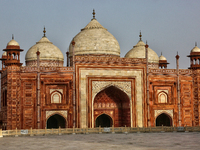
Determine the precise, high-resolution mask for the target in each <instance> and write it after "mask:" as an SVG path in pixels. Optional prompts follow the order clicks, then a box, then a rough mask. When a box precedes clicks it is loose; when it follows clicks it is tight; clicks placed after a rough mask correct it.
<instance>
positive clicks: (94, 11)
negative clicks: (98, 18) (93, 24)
mask: <svg viewBox="0 0 200 150" xmlns="http://www.w3.org/2000/svg"><path fill="white" fill-rule="evenodd" d="M92 14H93V19H95V10H94V9H93V13H92Z"/></svg>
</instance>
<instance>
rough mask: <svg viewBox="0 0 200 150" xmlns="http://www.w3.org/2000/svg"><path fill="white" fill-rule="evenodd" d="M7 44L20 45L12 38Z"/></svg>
mask: <svg viewBox="0 0 200 150" xmlns="http://www.w3.org/2000/svg"><path fill="white" fill-rule="evenodd" d="M7 46H19V43H18V42H17V41H15V40H14V39H12V40H10V42H8V44H7Z"/></svg>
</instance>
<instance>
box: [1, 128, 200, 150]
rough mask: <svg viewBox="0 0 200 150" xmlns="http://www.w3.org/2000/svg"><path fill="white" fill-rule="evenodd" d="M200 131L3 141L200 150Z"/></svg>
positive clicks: (40, 147)
mask: <svg viewBox="0 0 200 150" xmlns="http://www.w3.org/2000/svg"><path fill="white" fill-rule="evenodd" d="M199 141H200V132H187V133H185V132H181V133H179V132H176V133H173V132H170V133H129V134H76V135H72V134H70V135H47V136H33V137H30V136H26V137H25V136H24V137H3V138H0V149H1V150H18V149H20V150H24V149H25V150H35V149H36V150H46V149H48V150H65V149H67V150H180V149H181V150H186V149H188V150H199V149H200V142H199Z"/></svg>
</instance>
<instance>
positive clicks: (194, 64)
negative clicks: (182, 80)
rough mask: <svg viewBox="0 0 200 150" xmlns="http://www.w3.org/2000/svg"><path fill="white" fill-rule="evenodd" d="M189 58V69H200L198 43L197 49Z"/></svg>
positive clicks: (191, 52) (193, 50)
mask: <svg viewBox="0 0 200 150" xmlns="http://www.w3.org/2000/svg"><path fill="white" fill-rule="evenodd" d="M187 57H190V67H189V69H200V49H199V48H198V47H197V43H195V47H194V48H193V49H192V50H191V51H190V55H188V56H187Z"/></svg>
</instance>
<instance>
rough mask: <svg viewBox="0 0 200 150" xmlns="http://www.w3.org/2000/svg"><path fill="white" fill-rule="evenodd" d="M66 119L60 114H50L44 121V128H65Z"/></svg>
mask: <svg viewBox="0 0 200 150" xmlns="http://www.w3.org/2000/svg"><path fill="white" fill-rule="evenodd" d="M66 122H67V121H66V119H65V117H63V116H62V115H61V114H58V113H56V114H52V115H51V116H49V117H48V118H47V121H46V128H47V129H52V128H59V127H61V128H66V124H67V123H66Z"/></svg>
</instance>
